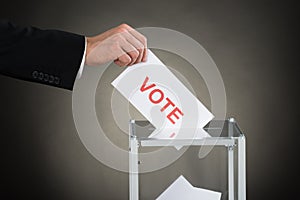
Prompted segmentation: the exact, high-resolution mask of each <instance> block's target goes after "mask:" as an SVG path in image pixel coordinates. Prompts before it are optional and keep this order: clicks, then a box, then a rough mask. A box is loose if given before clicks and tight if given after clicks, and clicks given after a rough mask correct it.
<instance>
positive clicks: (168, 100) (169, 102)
mask: <svg viewBox="0 0 300 200" xmlns="http://www.w3.org/2000/svg"><path fill="white" fill-rule="evenodd" d="M166 100H167V102H168V103H167V104H166V105H164V107H162V108H161V109H160V111H161V112H164V110H166V109H167V108H168V107H169V105H172V106H173V107H174V106H175V104H174V103H173V102H172V101H171V100H170V99H169V98H168V97H167V98H166Z"/></svg>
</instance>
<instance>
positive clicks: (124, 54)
mask: <svg viewBox="0 0 300 200" xmlns="http://www.w3.org/2000/svg"><path fill="white" fill-rule="evenodd" d="M86 48H87V50H86V59H85V63H86V64H87V65H92V66H97V65H101V64H104V63H106V62H108V61H112V60H114V62H115V63H116V64H117V65H120V66H129V65H133V64H136V63H139V62H142V61H146V58H147V41H146V38H145V36H143V35H142V34H140V33H139V32H137V31H136V30H134V29H133V28H132V27H130V26H128V25H126V24H122V25H120V26H118V27H116V28H113V29H110V30H108V31H106V32H104V33H102V34H99V35H97V36H94V37H87V47H86Z"/></svg>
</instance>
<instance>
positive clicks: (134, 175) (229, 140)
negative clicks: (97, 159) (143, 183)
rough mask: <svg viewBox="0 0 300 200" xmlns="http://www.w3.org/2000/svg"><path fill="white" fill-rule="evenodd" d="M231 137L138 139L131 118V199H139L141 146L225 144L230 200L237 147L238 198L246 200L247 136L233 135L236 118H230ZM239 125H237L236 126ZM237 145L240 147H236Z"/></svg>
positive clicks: (229, 131) (231, 198) (229, 130)
mask: <svg viewBox="0 0 300 200" xmlns="http://www.w3.org/2000/svg"><path fill="white" fill-rule="evenodd" d="M228 122H229V124H228V134H229V137H226V138H222V137H219V138H217V137H215V138H213V137H212V138H208V139H205V140H203V139H178V140H172V139H163V140H159V139H146V140H143V139H138V138H137V136H136V133H135V120H131V121H130V124H129V131H130V136H129V199H130V200H139V147H140V146H143V147H159V146H176V145H180V146H187V145H189V146H201V145H207V146H211V145H214V146H224V147H227V151H228V200H234V199H235V193H234V190H235V188H234V172H235V169H234V166H235V162H234V151H235V149H237V153H238V158H237V162H238V163H237V167H238V173H237V175H238V178H237V180H238V188H237V198H238V200H246V138H245V136H244V135H243V134H241V135H240V136H239V137H233V126H234V125H235V123H236V122H235V120H234V119H233V118H230V119H229V120H228ZM236 127H237V126H236ZM237 128H238V127H237ZM236 145H237V146H238V148H235V147H236Z"/></svg>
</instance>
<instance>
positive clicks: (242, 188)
mask: <svg viewBox="0 0 300 200" xmlns="http://www.w3.org/2000/svg"><path fill="white" fill-rule="evenodd" d="M238 198H239V200H246V138H245V136H243V137H240V138H239V139H238Z"/></svg>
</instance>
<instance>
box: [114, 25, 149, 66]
mask: <svg viewBox="0 0 300 200" xmlns="http://www.w3.org/2000/svg"><path fill="white" fill-rule="evenodd" d="M118 28H119V29H121V30H123V32H126V31H128V33H129V34H130V35H132V36H133V37H134V38H135V40H138V42H139V44H141V45H142V50H140V52H141V53H142V54H141V61H143V62H145V61H146V60H147V39H146V37H145V36H143V35H142V34H141V33H139V32H138V31H136V30H135V29H133V28H132V27H131V26H129V25H127V24H122V25H120V26H118ZM138 47H140V45H139V46H138Z"/></svg>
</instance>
